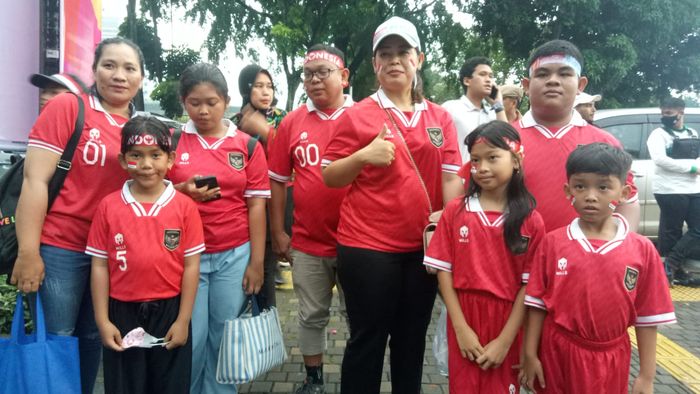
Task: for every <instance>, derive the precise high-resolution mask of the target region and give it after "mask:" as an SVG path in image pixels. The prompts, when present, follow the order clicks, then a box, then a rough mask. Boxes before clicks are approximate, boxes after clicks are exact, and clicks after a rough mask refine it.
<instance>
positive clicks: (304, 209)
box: [268, 44, 353, 394]
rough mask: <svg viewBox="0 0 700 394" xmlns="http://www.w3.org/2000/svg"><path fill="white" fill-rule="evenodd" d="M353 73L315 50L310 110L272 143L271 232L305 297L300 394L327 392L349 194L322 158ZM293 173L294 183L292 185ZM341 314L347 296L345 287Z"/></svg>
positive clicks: (309, 57)
mask: <svg viewBox="0 0 700 394" xmlns="http://www.w3.org/2000/svg"><path fill="white" fill-rule="evenodd" d="M349 75H350V72H349V71H348V69H347V68H345V61H344V55H343V53H342V52H341V51H340V50H338V49H336V48H334V47H331V46H327V45H321V44H317V45H314V46H312V47H310V48H309V49H308V51H307V53H306V56H305V58H304V71H303V73H302V75H301V77H302V80H303V83H304V90H305V91H306V95H307V96H308V100H307V101H306V105H303V106H301V107H299V108H297V109H296V110H294V111H292V112H290V113H289V114H288V115H287V116H286V117H285V118H284V119H283V120H282V123H281V124H280V126H279V128H278V129H277V131H276V132H275V134H274V135H273V136H272V137H270V138H269V139H268V157H269V158H268V167H269V171H268V173H269V176H270V181H271V182H270V183H271V185H270V186H271V190H272V199H271V201H270V232H271V236H272V245H273V249H274V250H275V251H276V252H277V253H278V254H279V255H280V257H284V258H286V259H287V261H289V262H290V263H291V264H292V277H293V281H294V292H295V293H296V295H297V298H298V299H299V348H300V350H301V353H302V355H303V358H304V366H305V367H306V375H307V376H306V379H305V380H304V382H303V384H302V385H300V386H299V387H298V388H297V390H296V393H299V394H319V393H324V392H325V389H324V385H323V351H324V349H325V348H326V332H325V331H326V326H327V325H328V321H329V318H330V306H331V300H332V297H333V287H334V286H338V281H337V272H336V267H337V266H336V245H337V241H336V228H337V226H338V220H339V216H340V214H339V213H340V204H341V202H342V201H343V198H344V197H345V193H346V191H347V188H343V189H330V188H328V187H327V186H326V185H325V184H324V183H323V178H322V176H321V154H322V153H323V151H324V150H325V149H326V146H327V145H328V143H329V142H330V140H331V138H332V136H333V134H334V131H335V129H336V127H337V125H338V124H339V123H340V122H342V121H343V119H344V114H345V110H346V109H347V108H348V107H350V106H352V105H353V101H352V98H351V97H350V96H348V95H344V94H343V89H344V88H346V87H347V86H348V77H349ZM292 174H294V177H293V179H292ZM292 181H293V182H294V187H293V195H294V196H293V200H294V224H293V226H292V237H291V239H290V237H289V234H287V233H286V232H285V230H284V213H285V207H286V205H287V204H289V202H288V201H287V186H288V185H289V184H290V183H291V182H292ZM338 293H339V296H340V303H341V313H343V314H344V309H345V308H344V303H343V296H342V291H341V289H340V286H338Z"/></svg>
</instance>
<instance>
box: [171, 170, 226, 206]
mask: <svg viewBox="0 0 700 394" xmlns="http://www.w3.org/2000/svg"><path fill="white" fill-rule="evenodd" d="M198 177H199V175H194V176H192V177H190V179H188V180H187V181H185V182H182V183H179V184H177V185H175V188H176V189H177V190H178V191H180V192H182V193H185V194H187V195H188V196H190V198H192V199H193V200H195V201H199V202H204V201H211V200H216V199H219V198H221V188H220V187H215V188H213V189H209V188H208V186H206V185H205V186H202V187H197V186H196V185H195V184H194V180H195V178H198Z"/></svg>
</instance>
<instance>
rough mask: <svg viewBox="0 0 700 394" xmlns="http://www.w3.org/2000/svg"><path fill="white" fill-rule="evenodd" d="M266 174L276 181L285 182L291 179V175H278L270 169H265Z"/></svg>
mask: <svg viewBox="0 0 700 394" xmlns="http://www.w3.org/2000/svg"><path fill="white" fill-rule="evenodd" d="M267 176H269V177H270V179H273V180H275V181H277V182H283V183H287V182H289V181H291V180H292V177H291V176H284V175H280V174H278V173H276V172H272V171H271V170H267Z"/></svg>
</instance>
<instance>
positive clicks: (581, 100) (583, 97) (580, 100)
mask: <svg viewBox="0 0 700 394" xmlns="http://www.w3.org/2000/svg"><path fill="white" fill-rule="evenodd" d="M602 98H603V96H601V95H599V94H596V95H595V96H591V95H590V94H588V93H584V92H580V93H579V94H577V95H576V99H574V107H575V106H577V105H579V104H590V103H595V102H596V101H600V99H602Z"/></svg>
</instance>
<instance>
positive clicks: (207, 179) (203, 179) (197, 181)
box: [194, 175, 219, 190]
mask: <svg viewBox="0 0 700 394" xmlns="http://www.w3.org/2000/svg"><path fill="white" fill-rule="evenodd" d="M194 185H195V186H197V188H198V189H199V188H201V187H204V186H206V187H207V190H208V189H214V188H217V187H219V182H217V180H216V177H215V176H214V175H207V176H200V177H197V178H194Z"/></svg>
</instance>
